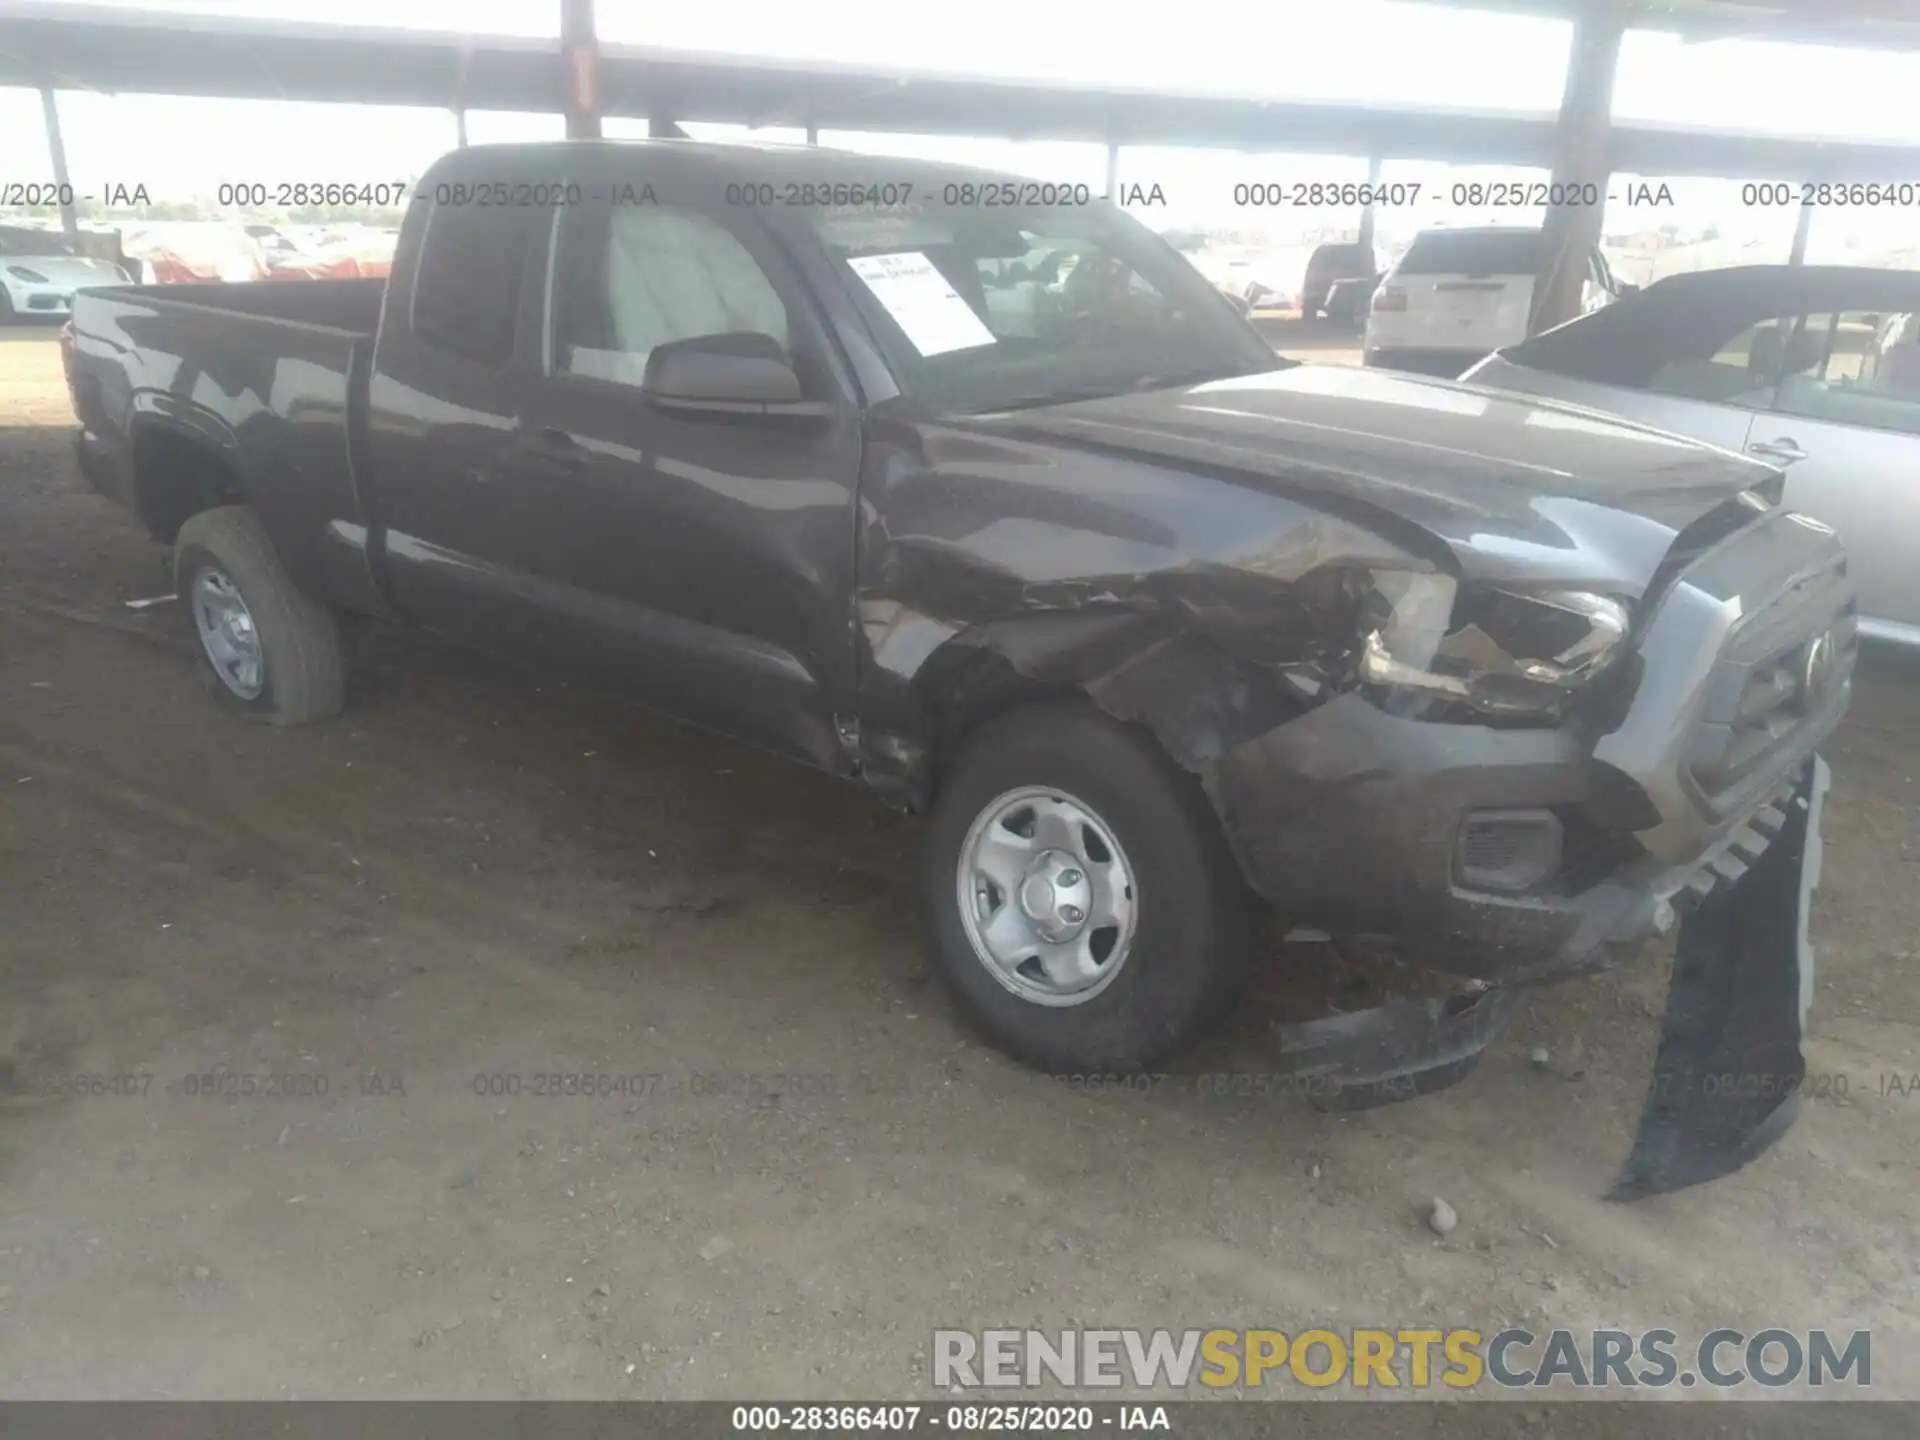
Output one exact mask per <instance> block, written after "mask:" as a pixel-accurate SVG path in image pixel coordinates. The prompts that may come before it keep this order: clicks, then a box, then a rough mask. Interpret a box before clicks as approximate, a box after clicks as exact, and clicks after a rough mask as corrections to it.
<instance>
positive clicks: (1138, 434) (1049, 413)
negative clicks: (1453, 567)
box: [979, 365, 1772, 596]
mask: <svg viewBox="0 0 1920 1440" xmlns="http://www.w3.org/2000/svg"><path fill="white" fill-rule="evenodd" d="M979 423H980V424H981V425H983V426H985V427H987V428H990V429H994V430H997V431H1003V432H1014V433H1020V434H1023V435H1026V436H1029V437H1034V438H1044V439H1046V440H1049V441H1055V442H1065V443H1070V444H1076V445H1085V446H1089V447H1094V448H1099V449H1108V450H1113V451H1115V452H1118V453H1124V454H1128V455H1131V456H1137V457H1141V458H1149V459H1154V460H1162V461H1173V462H1177V463H1183V464H1191V465H1194V466H1197V467H1202V468H1204V469H1205V470H1206V471H1208V472H1209V473H1213V474H1221V473H1228V474H1231V475H1232V476H1233V478H1234V479H1235V480H1237V481H1241V482H1243V483H1247V484H1251V485H1255V486H1258V487H1260V488H1263V489H1270V490H1273V491H1275V492H1276V493H1282V494H1286V495H1289V496H1295V497H1299V498H1302V499H1306V500H1309V501H1317V502H1320V503H1324V504H1326V505H1327V506H1328V507H1329V508H1331V509H1340V510H1344V511H1347V512H1349V513H1352V512H1354V511H1359V512H1360V516H1359V517H1358V518H1365V517H1366V516H1368V515H1371V516H1372V517H1374V518H1376V519H1378V520H1381V521H1383V522H1385V523H1384V524H1383V527H1382V528H1383V532H1384V533H1388V534H1393V533H1395V532H1402V533H1404V528H1405V526H1407V525H1412V526H1414V527H1417V528H1418V529H1419V530H1421V531H1424V532H1425V533H1426V534H1427V535H1429V536H1431V537H1433V538H1435V539H1437V540H1438V541H1440V542H1441V543H1442V544H1443V545H1444V546H1445V547H1446V549H1447V550H1448V551H1450V552H1451V555H1452V557H1453V559H1454V561H1455V563H1456V564H1457V566H1458V568H1459V570H1460V571H1461V573H1462V574H1464V575H1466V576H1468V577H1469V578H1476V579H1485V580H1493V581H1507V580H1512V581H1522V582H1526V583H1530V584H1563V583H1565V584H1583V585H1602V586H1605V587H1607V588H1608V589H1610V590H1612V591H1613V592H1614V593H1617V594H1622V595H1627V596H1638V595H1639V594H1640V593H1641V592H1642V591H1643V590H1644V589H1645V587H1646V585H1647V583H1648V581H1649V580H1650V579H1651V578H1652V576H1653V574H1654V571H1655V570H1656V569H1657V568H1658V567H1659V564H1660V562H1661V560H1662V559H1664V558H1665V556H1666V554H1667V552H1668V550H1669V549H1670V548H1671V546H1672V544H1673V541H1674V538H1675V536H1677V535H1678V534H1679V533H1680V532H1681V531H1683V530H1685V529H1686V528H1687V527H1688V526H1689V525H1691V524H1693V523H1694V522H1695V521H1697V520H1700V519H1702V518H1703V517H1705V516H1706V515H1708V514H1709V513H1710V512H1712V511H1713V510H1715V509H1717V508H1719V507H1720V506H1722V505H1724V504H1726V503H1727V502H1729V501H1731V500H1733V499H1734V498H1735V497H1736V496H1738V495H1739V494H1740V493H1741V492H1742V491H1743V490H1747V489H1750V488H1752V487H1753V486H1755V485H1758V484H1761V483H1762V482H1764V481H1765V480H1767V479H1768V477H1769V476H1770V474H1772V472H1771V471H1770V470H1769V469H1768V467H1766V466H1764V465H1761V464H1759V463H1758V462H1755V461H1751V460H1748V459H1746V458H1745V457H1743V456H1739V455H1735V454H1732V453H1730V452H1728V451H1725V450H1720V449H1716V448H1714V447H1712V446H1709V445H1702V444H1700V443H1699V442H1697V441H1693V440H1688V439H1684V438H1682V437H1680V436H1677V435H1670V434H1668V433H1666V432H1664V431H1660V430H1654V429H1650V428H1647V427H1645V426H1640V425H1636V424H1633V423H1631V422H1629V421H1624V420H1619V419H1616V418H1614V417H1611V416H1608V415H1605V414H1603V413H1601V412H1599V411H1595V410H1587V409H1583V408H1580V407H1578V406H1572V405H1561V404H1555V403H1552V402H1542V401H1535V400H1530V399H1525V398H1521V397H1518V396H1514V395H1508V394H1504V393H1496V392H1493V391H1486V390H1479V389H1475V388H1473V387H1471V386H1465V385H1457V384H1453V383H1451V382H1448V381H1440V380H1427V379H1423V378H1419V377H1414V376H1406V375H1397V374H1393V373H1389V372H1383V371H1378V370H1364V369H1357V368H1345V367H1336V366H1324V365H1301V366H1297V367H1295V368H1293V369H1288V370H1280V371H1274V372H1271V373H1269V374H1264V375H1253V376H1244V377H1241V378H1238V379H1232V380H1219V381H1214V382H1212V383H1210V384H1205V385H1197V386H1191V387H1184V388H1178V389H1170V390H1154V391H1145V392H1140V393H1136V394H1128V395H1117V396H1113V397H1110V398H1105V399H1099V400H1087V401H1077V402H1073V403H1070V404H1065V405H1056V406H1049V407H1045V408H1040V409H1030V410H1019V411H1014V412H1010V413H1007V414H1004V415H999V416H992V417H981V419H980V421H979Z"/></svg>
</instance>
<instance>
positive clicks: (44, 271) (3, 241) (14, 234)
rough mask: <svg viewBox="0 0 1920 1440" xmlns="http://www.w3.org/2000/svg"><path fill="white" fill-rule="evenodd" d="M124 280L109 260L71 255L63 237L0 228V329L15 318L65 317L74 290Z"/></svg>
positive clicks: (20, 228) (123, 274)
mask: <svg viewBox="0 0 1920 1440" xmlns="http://www.w3.org/2000/svg"><path fill="white" fill-rule="evenodd" d="M127 278H128V277H127V274H126V272H125V271H123V270H121V268H120V267H119V266H118V265H115V264H114V263H113V262H112V261H110V260H95V259H92V258H90V257H88V256H85V255H78V254H75V253H74V249H73V245H72V243H71V242H70V241H69V240H68V239H67V238H66V237H65V236H64V235H56V234H54V233H53V232H52V231H49V230H31V229H28V228H27V227H26V226H24V225H0V324H5V323H7V322H8V321H10V320H12V319H14V318H15V317H16V316H28V315H47V316H53V315H62V316H64V315H67V314H69V313H70V312H71V311H72V310H73V292H74V291H76V290H80V289H84V288H85V287H87V286H89V285H124V284H126V283H127Z"/></svg>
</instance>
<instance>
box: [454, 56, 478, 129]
mask: <svg viewBox="0 0 1920 1440" xmlns="http://www.w3.org/2000/svg"><path fill="white" fill-rule="evenodd" d="M472 63H473V47H472V46H471V45H468V44H467V43H465V42H464V41H463V42H461V45H460V68H459V70H458V71H457V72H456V74H455V75H454V80H453V139H454V143H455V144H456V145H458V146H459V147H460V148H461V149H462V150H464V149H466V148H467V70H468V67H469V66H471V65H472Z"/></svg>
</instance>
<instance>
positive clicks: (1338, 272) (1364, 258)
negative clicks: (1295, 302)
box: [1300, 241, 1380, 320]
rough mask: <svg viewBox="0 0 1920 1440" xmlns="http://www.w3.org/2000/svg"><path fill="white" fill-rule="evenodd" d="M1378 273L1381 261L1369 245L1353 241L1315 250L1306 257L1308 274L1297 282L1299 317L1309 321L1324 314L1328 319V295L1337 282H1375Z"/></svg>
mask: <svg viewBox="0 0 1920 1440" xmlns="http://www.w3.org/2000/svg"><path fill="white" fill-rule="evenodd" d="M1379 273H1380V260H1379V257H1378V256H1376V255H1375V254H1374V250H1373V247H1372V246H1371V245H1362V244H1360V243H1359V242H1357V241H1355V242H1353V243H1351V244H1346V243H1342V244H1337V245H1321V246H1318V247H1316V248H1315V250H1314V252H1313V254H1312V255H1310V256H1308V257H1307V272H1306V274H1305V275H1304V276H1303V277H1302V278H1301V281H1300V314H1301V316H1302V317H1303V318H1305V319H1308V320H1312V319H1314V318H1316V317H1317V316H1319V315H1320V314H1321V313H1322V312H1325V313H1327V314H1328V316H1329V318H1331V316H1332V311H1331V309H1330V307H1329V304H1328V292H1329V291H1331V290H1332V289H1333V286H1334V283H1335V282H1336V281H1340V280H1362V279H1367V278H1370V277H1372V278H1376V279H1377V277H1378V276H1379Z"/></svg>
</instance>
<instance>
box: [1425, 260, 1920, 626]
mask: <svg viewBox="0 0 1920 1440" xmlns="http://www.w3.org/2000/svg"><path fill="white" fill-rule="evenodd" d="M1461 378H1462V379H1463V380H1465V381H1467V382H1468V383H1470V384H1474V385H1486V386H1492V387H1494V388H1497V389H1501V390H1518V391H1523V392H1525V393H1526V394H1529V395H1537V396H1544V397H1546V398H1548V399H1554V400H1567V401H1572V402H1574V403H1576V404H1579V405H1584V406H1588V407H1591V408H1593V409H1597V410H1606V411H1609V412H1611V413H1613V414H1615V415H1624V416H1626V417H1627V418H1628V419H1630V420H1638V421H1640V422H1642V423H1643V424H1646V425H1651V426H1655V427H1657V428H1659V429H1661V430H1667V431H1672V432H1673V433H1675V434H1679V435H1686V436H1689V437H1691V438H1692V439H1695V440H1705V441H1707V442H1708V443H1710V444H1713V445H1719V446H1721V447H1722V448H1724V449H1727V450H1742V451H1745V452H1746V453H1747V454H1749V455H1752V456H1754V457H1755V458H1756V459H1759V460H1762V461H1764V462H1766V463H1767V464H1769V465H1772V466H1774V467H1775V468H1777V469H1780V470H1784V471H1785V472H1786V476H1787V486H1786V495H1785V499H1786V503H1787V505H1789V506H1790V507H1791V508H1793V509H1795V510H1798V511H1800V512H1802V513H1803V514H1806V515H1810V516H1812V517H1813V518H1814V519H1816V520H1822V521H1825V522H1826V523H1827V524H1829V525H1831V526H1832V527H1833V528H1834V529H1835V530H1837V531H1839V532H1840V538H1841V539H1842V540H1843V541H1845V542H1846V546H1847V551H1848V554H1849V556H1850V560H1849V570H1850V572H1851V574H1852V578H1853V582H1854V587H1855V589H1857V590H1858V592H1859V595H1860V633H1861V634H1863V635H1866V636H1868V637H1870V638H1873V639H1879V640H1890V641H1894V642H1896V643H1899V644H1902V645H1913V646H1920V271H1913V270H1873V269H1867V268H1864V267H1853V266H1837V265H1833V266H1829V265H1742V266H1738V267H1735V268H1732V269H1726V270H1702V271H1696V272H1694V273H1692V274H1685V275H1672V276H1669V277H1667V278H1666V279H1664V280H1657V281H1655V282H1654V283H1653V284H1651V285H1649V286H1648V287H1647V288H1646V289H1645V290H1643V291H1641V292H1640V293H1639V294H1637V295H1633V296H1630V297H1628V298H1627V299H1625V300H1623V301H1622V302H1621V303H1620V304H1618V305H1610V306H1608V307H1607V308H1606V310H1604V311H1602V312H1601V313H1599V314H1597V315H1587V316H1582V317H1581V318H1580V319H1578V320H1572V321H1569V322H1568V323H1567V324H1565V325H1561V326H1557V327H1556V328H1554V329H1552V330H1549V331H1547V332H1546V333H1545V334H1543V335H1536V336H1535V337H1534V338H1533V339H1531V340H1528V341H1525V342H1524V343H1522V344H1518V345H1515V346H1513V347H1511V348H1509V349H1506V350H1502V351H1501V352H1500V353H1499V354H1496V355H1491V356H1489V357H1488V358H1487V359H1486V360H1484V361H1482V362H1481V363H1480V364H1478V365H1476V366H1474V367H1473V368H1472V369H1471V370H1469V371H1468V372H1467V373H1466V374H1465V375H1463V376H1462V377H1461Z"/></svg>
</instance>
